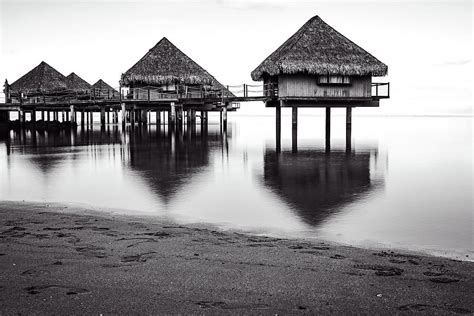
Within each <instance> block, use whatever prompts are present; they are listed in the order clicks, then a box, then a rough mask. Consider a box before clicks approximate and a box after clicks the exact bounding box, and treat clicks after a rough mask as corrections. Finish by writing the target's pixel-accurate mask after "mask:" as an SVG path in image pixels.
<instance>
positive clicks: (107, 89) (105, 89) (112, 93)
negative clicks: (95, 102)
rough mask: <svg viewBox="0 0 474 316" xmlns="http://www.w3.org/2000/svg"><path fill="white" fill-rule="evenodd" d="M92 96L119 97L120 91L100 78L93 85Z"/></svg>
mask: <svg viewBox="0 0 474 316" xmlns="http://www.w3.org/2000/svg"><path fill="white" fill-rule="evenodd" d="M91 88H92V91H91V96H92V97H93V98H94V99H111V98H114V97H118V95H119V92H118V91H117V90H115V89H114V88H112V87H111V86H110V85H109V84H107V83H106V82H105V81H104V80H102V79H99V80H98V81H97V82H96V83H94V84H93V85H92V87H91Z"/></svg>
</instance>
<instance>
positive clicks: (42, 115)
mask: <svg viewBox="0 0 474 316" xmlns="http://www.w3.org/2000/svg"><path fill="white" fill-rule="evenodd" d="M41 120H42V121H43V122H44V111H41Z"/></svg>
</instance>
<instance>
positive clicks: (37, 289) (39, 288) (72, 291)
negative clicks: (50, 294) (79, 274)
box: [24, 284, 89, 295]
mask: <svg viewBox="0 0 474 316" xmlns="http://www.w3.org/2000/svg"><path fill="white" fill-rule="evenodd" d="M24 290H25V291H26V292H27V293H28V294H31V295H37V294H41V293H43V292H45V291H51V290H53V291H58V290H59V291H62V292H64V293H65V294H66V295H77V294H85V293H89V290H87V289H83V288H77V287H69V286H63V285H55V284H48V285H34V286H29V287H25V288H24Z"/></svg>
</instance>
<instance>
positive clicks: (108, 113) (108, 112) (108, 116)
mask: <svg viewBox="0 0 474 316" xmlns="http://www.w3.org/2000/svg"><path fill="white" fill-rule="evenodd" d="M106 113H107V114H106V118H107V125H109V124H110V111H109V110H108V109H107V112H106Z"/></svg>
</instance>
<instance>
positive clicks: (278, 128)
mask: <svg viewBox="0 0 474 316" xmlns="http://www.w3.org/2000/svg"><path fill="white" fill-rule="evenodd" d="M282 103H283V101H280V103H279V104H277V105H276V107H275V132H276V135H275V140H276V144H275V145H276V146H275V147H276V152H277V153H279V152H281V105H282Z"/></svg>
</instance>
